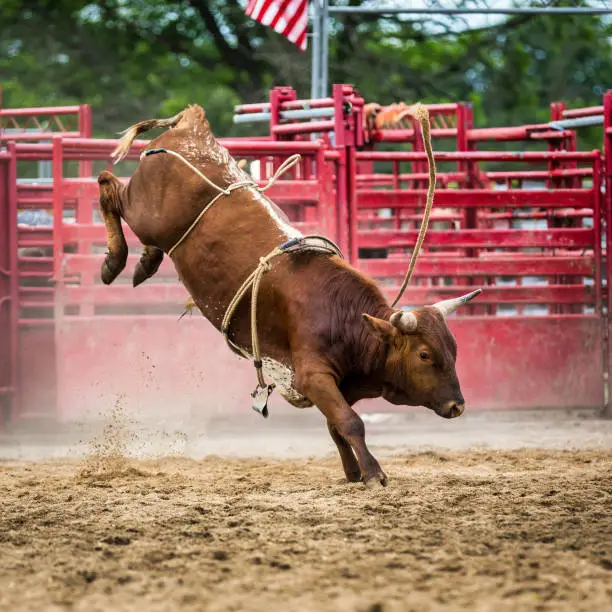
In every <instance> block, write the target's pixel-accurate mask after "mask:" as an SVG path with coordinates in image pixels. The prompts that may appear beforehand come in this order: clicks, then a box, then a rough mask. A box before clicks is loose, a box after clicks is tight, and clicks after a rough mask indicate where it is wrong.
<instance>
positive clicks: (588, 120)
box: [548, 115, 604, 131]
mask: <svg viewBox="0 0 612 612" xmlns="http://www.w3.org/2000/svg"><path fill="white" fill-rule="evenodd" d="M603 122H604V116H603V115H593V116H591V117H576V118H575V119H562V120H561V121H551V122H550V123H549V124H548V125H550V127H551V128H552V129H553V130H561V131H563V130H567V129H571V128H576V127H586V126H589V125H603Z"/></svg>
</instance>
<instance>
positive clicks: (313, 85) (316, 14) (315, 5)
mask: <svg viewBox="0 0 612 612" xmlns="http://www.w3.org/2000/svg"><path fill="white" fill-rule="evenodd" d="M310 6H311V7H312V11H311V15H312V33H311V35H310V36H311V42H312V70H311V75H310V78H311V82H310V97H311V98H312V99H315V98H319V97H321V96H320V95H319V86H320V82H321V18H320V16H321V10H320V5H319V0H312V2H311V4H310Z"/></svg>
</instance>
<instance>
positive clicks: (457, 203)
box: [355, 189, 594, 208]
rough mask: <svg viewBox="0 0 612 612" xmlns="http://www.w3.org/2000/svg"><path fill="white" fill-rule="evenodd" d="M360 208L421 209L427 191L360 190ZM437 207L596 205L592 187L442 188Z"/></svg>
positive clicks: (567, 206)
mask: <svg viewBox="0 0 612 612" xmlns="http://www.w3.org/2000/svg"><path fill="white" fill-rule="evenodd" d="M355 197H356V199H357V206H358V207H359V208H420V207H422V206H425V201H426V200H427V192H426V191H425V190H422V189H359V190H358V191H357V193H356V196H355ZM435 200H436V206H444V207H450V208H453V207H457V208H458V207H461V208H481V207H487V206H491V207H495V208H498V207H499V208H502V207H503V208H519V207H521V208H528V207H536V206H543V207H547V208H569V207H571V206H574V207H584V208H592V207H593V205H594V193H593V191H592V190H591V189H554V190H552V189H551V190H544V189H538V190H527V189H508V190H506V189H438V190H437V191H436V198H435Z"/></svg>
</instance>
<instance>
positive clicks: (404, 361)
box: [98, 105, 479, 485]
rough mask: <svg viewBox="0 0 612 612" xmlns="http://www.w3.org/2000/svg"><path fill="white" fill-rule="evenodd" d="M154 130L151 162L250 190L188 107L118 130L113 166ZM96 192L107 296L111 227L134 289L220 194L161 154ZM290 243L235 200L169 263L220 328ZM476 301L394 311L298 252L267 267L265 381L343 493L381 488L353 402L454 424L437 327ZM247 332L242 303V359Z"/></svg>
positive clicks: (444, 341) (113, 259) (163, 161)
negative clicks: (306, 422) (235, 301)
mask: <svg viewBox="0 0 612 612" xmlns="http://www.w3.org/2000/svg"><path fill="white" fill-rule="evenodd" d="M155 127H172V128H173V129H170V130H168V131H166V132H164V133H163V134H162V135H161V136H159V137H158V138H156V139H155V140H153V141H152V142H151V143H150V145H149V146H148V147H147V149H152V148H161V147H163V148H165V149H166V150H171V151H174V152H177V153H179V154H181V155H182V156H183V157H184V158H185V159H186V160H188V161H189V162H190V163H191V164H193V166H195V167H197V168H198V169H199V170H200V171H201V172H202V173H203V174H204V175H205V176H206V177H207V178H208V179H210V181H212V182H213V183H214V184H216V185H219V186H222V187H225V186H227V185H230V184H232V183H235V182H239V181H244V180H248V179H249V177H248V175H246V174H245V173H244V172H243V171H242V170H241V169H240V168H239V167H238V164H237V163H236V162H235V161H234V160H233V159H232V157H231V156H230V155H229V153H228V152H227V150H226V149H225V148H224V147H223V146H221V145H220V144H219V143H218V142H217V141H216V140H215V137H214V136H213V134H212V132H211V130H210V127H209V124H208V121H207V120H206V118H205V113H204V111H203V109H202V108H200V107H199V106H195V105H194V106H189V107H188V108H186V109H185V110H184V111H182V112H181V113H179V114H178V115H176V116H175V117H173V118H171V119H165V120H149V121H143V122H141V123H138V124H136V125H134V126H132V127H131V128H129V129H128V130H126V132H125V135H124V136H123V137H122V139H121V141H120V144H119V146H118V147H117V150H116V151H115V157H116V159H117V160H119V159H121V158H122V157H124V156H125V155H126V153H127V151H128V150H129V148H130V146H131V143H132V142H133V140H134V138H136V136H137V135H138V134H140V133H142V132H144V131H146V130H149V129H152V128H155ZM98 181H99V185H100V206H101V209H102V212H103V215H104V220H105V224H106V228H107V232H108V251H109V252H108V254H107V256H106V259H105V261H104V264H103V267H102V278H103V281H104V282H105V283H111V282H112V281H113V280H114V279H115V278H116V277H117V275H118V274H119V273H120V272H121V271H122V269H123V268H124V266H125V263H126V258H127V245H126V242H125V238H124V235H123V232H122V229H121V218H123V219H124V220H125V221H126V222H127V224H128V225H129V226H130V227H131V228H132V230H133V231H134V233H135V234H136V236H138V238H139V239H140V240H141V242H142V243H143V244H144V245H146V246H145V248H144V252H143V255H142V257H141V260H140V262H139V263H138V264H137V267H136V270H135V272H134V285H137V284H139V283H141V282H143V281H144V280H146V279H147V278H149V277H150V276H151V275H153V274H154V273H155V271H156V270H157V268H158V267H159V265H160V263H161V261H162V258H163V256H164V253H168V251H169V250H170V249H171V248H172V247H173V246H174V245H175V244H176V243H177V241H179V240H180V239H181V238H182V237H183V236H184V235H185V232H186V230H187V229H188V228H189V227H190V226H191V225H192V223H193V221H194V219H196V217H198V215H199V213H200V212H201V211H202V209H203V208H204V206H206V205H207V204H208V203H209V202H210V201H211V200H212V199H213V198H214V197H215V196H216V195H217V192H216V191H215V190H214V189H213V187H211V186H210V185H209V184H208V183H207V182H205V181H204V180H202V178H201V177H199V176H198V175H197V174H196V173H195V172H194V171H193V170H192V169H191V168H189V167H188V166H187V165H186V164H185V163H183V161H181V160H180V159H177V158H176V157H173V156H171V155H168V154H163V153H161V154H155V155H149V156H146V157H142V158H141V161H140V163H139V165H138V168H137V170H136V171H135V173H134V175H133V176H132V177H131V180H130V182H129V184H128V185H127V186H124V185H122V183H121V182H120V181H119V180H118V179H117V178H116V177H115V176H113V175H112V174H111V173H110V172H107V171H105V172H102V173H101V174H100V176H99V179H98ZM298 235H299V232H297V230H296V229H295V228H293V227H292V226H291V225H290V224H289V222H288V221H287V219H286V217H285V216H284V215H283V213H282V212H281V211H280V210H279V209H278V208H277V207H276V206H275V205H274V204H273V203H272V202H271V201H270V200H269V199H268V198H267V197H266V196H265V195H263V194H262V193H260V192H259V191H257V190H256V189H253V188H252V187H245V188H242V189H237V190H235V191H233V192H232V193H231V194H230V195H228V196H224V197H221V198H220V199H219V200H218V201H217V202H216V203H215V204H214V206H212V207H211V208H210V209H209V210H208V211H207V212H206V214H205V216H204V217H203V218H202V219H201V220H200V221H199V222H198V223H197V224H196V225H195V227H194V228H193V230H192V231H191V232H190V233H189V234H188V235H187V237H186V239H185V240H184V241H183V242H182V243H181V244H180V246H179V247H178V248H177V249H176V250H174V251H173V253H172V260H173V262H174V265H175V267H176V270H177V272H178V275H179V277H180V279H181V281H182V282H183V283H184V285H185V286H186V288H187V289H188V291H189V293H190V294H191V296H193V299H194V301H195V303H196V304H197V306H198V308H199V309H200V310H201V312H202V313H203V315H204V316H205V317H206V318H207V319H208V320H209V321H210V322H211V323H212V324H213V325H214V326H215V327H216V328H217V329H220V328H221V322H222V319H223V316H224V313H225V310H226V308H227V306H228V304H229V303H230V301H231V300H232V298H233V297H234V295H235V293H236V291H237V290H238V288H239V287H240V285H241V283H242V282H243V281H244V279H245V278H247V277H248V276H249V274H251V273H252V272H253V270H254V269H255V267H256V266H257V264H258V262H259V259H260V258H261V257H262V256H264V255H266V254H268V253H269V252H270V251H272V250H273V249H274V248H275V247H277V246H279V245H280V244H282V243H285V242H286V241H287V240H289V239H291V238H293V237H295V236H298ZM477 293H479V291H476V292H474V293H473V294H470V295H468V296H464V297H463V298H457V299H455V300H447V301H444V302H440V303H438V304H436V305H434V306H426V307H424V308H420V309H417V310H415V311H413V312H410V313H408V312H401V311H395V310H393V309H392V308H390V307H389V305H388V304H387V302H386V300H385V298H384V297H383V295H382V293H381V291H380V290H379V289H378V287H377V286H376V285H375V283H374V282H373V281H372V280H371V279H370V278H368V277H366V276H365V275H363V274H362V273H360V272H359V271H357V270H356V269H354V268H352V267H351V266H350V265H348V264H347V263H345V262H344V261H343V260H342V259H341V258H340V257H337V256H329V255H324V254H320V253H314V252H301V253H296V254H290V255H284V256H282V257H279V258H277V259H276V260H274V263H273V265H272V270H271V271H270V272H269V273H268V274H267V275H265V276H264V278H263V281H262V284H261V290H260V293H259V303H258V309H257V311H258V329H259V340H260V344H261V354H262V357H263V362H264V366H265V372H266V374H267V375H268V376H269V377H270V378H272V379H273V380H274V381H275V382H276V383H277V386H278V388H279V389H280V392H281V394H282V395H283V397H284V398H285V399H287V400H288V401H289V402H290V403H291V404H293V405H295V406H298V407H306V406H312V405H313V404H314V405H316V406H317V407H318V408H319V410H320V411H321V412H322V413H323V414H324V416H325V418H326V419H327V425H328V428H329V432H330V434H331V436H332V438H333V440H334V442H335V443H336V446H337V447H338V451H339V452H340V457H341V459H342V465H343V467H344V472H345V474H346V478H347V479H348V481H351V482H355V481H359V480H363V482H365V483H366V484H368V483H369V484H373V483H381V484H383V485H385V484H386V482H387V477H386V475H385V473H384V472H383V471H382V469H381V467H380V465H379V464H378V461H377V460H376V459H375V458H374V457H373V456H372V454H371V453H370V451H369V450H368V448H367V446H366V443H365V430H364V424H363V421H362V420H361V419H360V417H359V416H358V415H357V413H356V412H355V411H354V410H353V409H352V408H351V406H352V405H353V404H355V402H357V401H359V400H361V399H364V398H375V397H380V396H382V397H384V398H385V399H387V400H388V401H390V402H392V403H394V404H401V405H415V406H416V405H423V406H426V407H428V408H430V409H432V410H434V411H435V412H436V413H437V414H439V415H440V416H442V417H445V418H452V417H456V416H459V415H460V414H461V413H462V412H463V409H464V400H463V396H462V394H461V389H460V386H459V381H458V380H457V374H456V372H455V360H456V357H457V346H456V343H455V340H454V338H453V335H452V334H451V332H450V330H449V328H448V327H447V325H446V322H445V317H446V316H447V315H448V314H450V313H451V312H453V311H454V310H455V309H456V308H457V307H458V306H459V305H461V304H463V303H465V302H466V301H468V300H469V299H471V298H472V297H473V296H474V295H475V294H477ZM250 330H251V326H250V313H249V300H248V299H246V298H245V299H244V300H242V302H241V304H240V305H239V307H238V309H237V310H236V312H235V315H234V316H233V318H232V320H231V325H230V332H229V335H230V338H231V339H232V341H233V342H234V343H235V344H237V345H239V346H241V347H243V348H244V349H246V350H250V347H251V336H250Z"/></svg>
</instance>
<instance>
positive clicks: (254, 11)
mask: <svg viewBox="0 0 612 612" xmlns="http://www.w3.org/2000/svg"><path fill="white" fill-rule="evenodd" d="M246 14H247V15H248V16H249V17H252V18H253V19H255V21H259V23H263V25H266V26H269V27H271V28H272V29H273V30H274V31H275V32H278V33H279V34H282V35H283V36H285V37H286V38H288V39H289V40H290V41H291V42H292V43H294V44H296V45H297V46H298V47H299V48H300V49H301V50H302V51H305V50H306V30H307V27H308V0H249V3H248V4H247V7H246Z"/></svg>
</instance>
